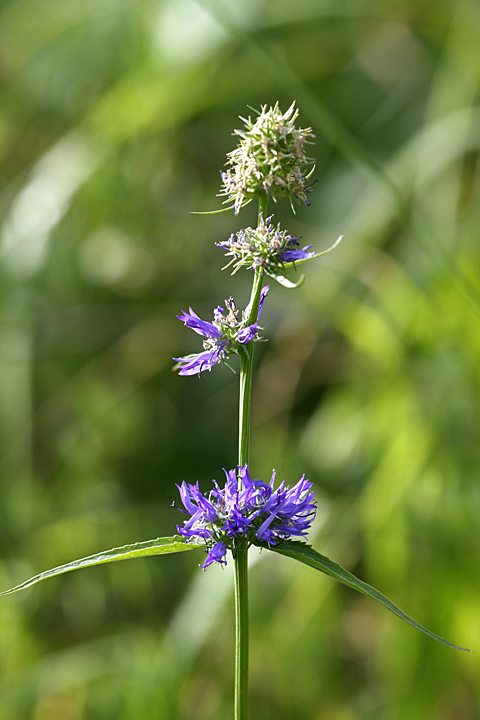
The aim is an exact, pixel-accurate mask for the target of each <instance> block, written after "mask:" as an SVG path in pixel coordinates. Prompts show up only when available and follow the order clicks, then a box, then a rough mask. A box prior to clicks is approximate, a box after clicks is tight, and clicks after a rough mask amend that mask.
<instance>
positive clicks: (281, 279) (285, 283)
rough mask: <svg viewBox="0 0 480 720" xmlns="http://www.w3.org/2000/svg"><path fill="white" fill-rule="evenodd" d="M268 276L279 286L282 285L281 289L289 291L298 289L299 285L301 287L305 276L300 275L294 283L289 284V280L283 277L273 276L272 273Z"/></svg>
mask: <svg viewBox="0 0 480 720" xmlns="http://www.w3.org/2000/svg"><path fill="white" fill-rule="evenodd" d="M268 275H269V277H272V278H273V279H274V280H276V281H277V282H278V283H280V285H283V287H285V288H288V289H289V290H293V289H294V288H298V287H300V285H303V283H304V280H305V275H300V277H299V278H298V280H297V282H296V283H293V282H291V280H289V279H288V278H286V277H284V276H283V275H273V274H272V273H268Z"/></svg>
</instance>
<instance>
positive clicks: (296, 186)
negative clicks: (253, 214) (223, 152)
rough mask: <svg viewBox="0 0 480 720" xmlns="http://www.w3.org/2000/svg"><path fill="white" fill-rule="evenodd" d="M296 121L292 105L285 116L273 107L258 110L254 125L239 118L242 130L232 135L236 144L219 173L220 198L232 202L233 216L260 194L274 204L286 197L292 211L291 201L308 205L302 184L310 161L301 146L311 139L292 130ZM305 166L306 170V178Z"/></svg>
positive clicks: (304, 132) (309, 132)
mask: <svg viewBox="0 0 480 720" xmlns="http://www.w3.org/2000/svg"><path fill="white" fill-rule="evenodd" d="M297 117H298V110H297V109H295V102H293V103H292V104H291V106H290V107H289V108H288V110H287V112H286V113H282V112H281V110H280V108H279V106H278V103H275V106H274V107H273V108H272V107H270V108H269V109H268V110H267V106H266V105H264V106H262V110H261V112H260V113H259V114H258V117H257V119H256V120H255V121H253V120H252V119H251V118H250V117H249V118H248V119H245V118H242V117H241V118H240V119H241V120H243V121H244V123H245V129H244V130H235V131H234V135H238V136H239V137H240V142H239V144H238V146H237V147H236V148H235V150H232V151H231V152H229V153H228V154H227V157H228V160H227V162H226V165H230V166H231V168H229V169H228V170H226V171H225V172H222V173H221V175H222V181H223V189H222V192H221V193H220V195H226V196H227V198H228V199H227V201H226V202H230V201H232V202H233V207H234V209H235V215H237V214H238V212H239V210H240V208H241V207H242V206H243V205H244V204H245V201H246V200H250V199H251V198H253V197H255V196H258V195H261V194H263V193H266V194H267V195H269V196H270V197H271V198H272V199H273V200H274V201H275V202H276V201H277V199H278V198H281V197H288V198H289V200H290V203H291V204H292V208H293V201H294V200H297V201H300V202H304V203H305V205H309V204H310V203H309V202H308V200H307V193H308V192H309V191H310V187H309V186H308V185H307V184H306V180H307V179H308V177H309V175H310V174H311V173H312V172H313V160H312V159H311V158H308V157H307V156H306V154H305V146H306V145H307V144H309V141H308V138H313V137H315V136H314V135H313V133H312V129H311V128H304V129H302V128H296V127H295V125H294V122H295V120H296V119H297ZM308 166H310V170H309V173H308V174H306V173H307V168H308Z"/></svg>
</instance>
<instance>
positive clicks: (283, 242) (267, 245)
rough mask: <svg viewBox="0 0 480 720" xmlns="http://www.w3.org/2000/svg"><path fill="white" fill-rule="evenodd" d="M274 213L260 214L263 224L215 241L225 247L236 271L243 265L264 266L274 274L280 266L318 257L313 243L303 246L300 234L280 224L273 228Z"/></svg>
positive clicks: (251, 267) (264, 268)
mask: <svg viewBox="0 0 480 720" xmlns="http://www.w3.org/2000/svg"><path fill="white" fill-rule="evenodd" d="M272 218H273V215H270V217H268V218H267V219H266V220H264V219H263V214H262V213H261V214H260V225H259V226H258V227H257V228H255V229H254V228H251V227H248V228H246V229H245V230H240V231H239V232H237V233H235V234H233V233H232V235H230V237H229V239H228V240H223V241H221V242H218V243H216V245H217V246H218V247H222V248H225V250H226V251H227V252H226V253H225V254H226V255H231V256H232V260H231V261H230V263H229V264H228V265H227V267H229V265H231V264H233V267H234V270H233V273H235V272H237V270H238V269H239V268H240V267H242V266H243V267H246V268H248V269H255V268H258V267H261V268H263V270H264V272H266V273H267V274H270V275H271V274H273V275H275V274H276V273H277V272H278V269H279V267H284V266H285V265H287V264H289V263H295V262H296V261H298V260H310V259H311V258H313V257H314V256H315V253H314V252H310V249H311V247H312V245H306V246H305V247H304V248H300V246H299V240H300V237H298V238H295V237H293V235H289V234H288V233H287V231H286V230H280V224H278V225H277V227H274V226H273V225H272V224H271V222H270V221H271V220H272Z"/></svg>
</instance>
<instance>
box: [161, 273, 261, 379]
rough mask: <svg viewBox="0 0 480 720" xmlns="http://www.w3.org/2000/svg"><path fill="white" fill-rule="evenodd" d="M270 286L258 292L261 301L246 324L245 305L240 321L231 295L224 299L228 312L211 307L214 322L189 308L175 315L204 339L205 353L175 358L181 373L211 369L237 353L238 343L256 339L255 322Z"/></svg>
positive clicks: (192, 373) (191, 373) (186, 373)
mask: <svg viewBox="0 0 480 720" xmlns="http://www.w3.org/2000/svg"><path fill="white" fill-rule="evenodd" d="M269 289H270V287H269V285H266V286H265V287H264V288H262V290H261V293H260V304H259V308H258V313H257V320H256V322H254V323H253V324H250V325H247V318H248V315H249V312H248V307H247V309H246V310H245V312H244V313H243V316H242V320H241V321H239V320H238V319H237V308H236V305H235V302H234V300H233V298H229V299H228V300H226V301H225V305H226V309H227V314H226V315H224V311H223V310H222V308H221V307H217V308H216V309H215V310H214V313H213V314H214V320H213V322H207V321H206V320H202V319H201V318H199V317H198V315H197V314H196V313H195V312H194V311H193V310H192V308H189V312H185V311H182V314H181V315H177V317H178V319H179V320H181V321H182V322H183V323H184V324H185V325H186V327H189V328H191V329H192V330H193V331H194V332H196V333H198V335H202V337H204V338H205V340H204V342H203V347H204V352H201V353H197V354H194V355H186V356H184V357H179V358H174V360H176V361H177V363H178V365H177V367H178V368H179V374H180V375H197V374H198V375H200V373H201V372H203V371H204V370H211V369H212V367H213V366H214V365H217V364H218V363H221V362H224V361H225V360H226V359H227V358H228V356H229V355H232V354H233V353H238V351H239V346H240V345H243V346H245V345H247V344H248V343H249V342H251V341H252V340H259V339H260V338H259V332H260V330H261V327H260V325H259V323H258V321H259V319H260V314H261V312H262V308H263V302H264V300H265V296H266V295H267V293H268V291H269Z"/></svg>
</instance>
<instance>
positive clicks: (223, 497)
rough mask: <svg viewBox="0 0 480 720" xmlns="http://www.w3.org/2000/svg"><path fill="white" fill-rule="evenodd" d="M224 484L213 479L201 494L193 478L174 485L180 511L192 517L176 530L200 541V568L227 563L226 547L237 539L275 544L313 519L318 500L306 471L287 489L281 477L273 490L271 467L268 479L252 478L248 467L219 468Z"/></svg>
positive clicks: (233, 546) (305, 527)
mask: <svg viewBox="0 0 480 720" xmlns="http://www.w3.org/2000/svg"><path fill="white" fill-rule="evenodd" d="M224 472H225V475H226V482H225V486H224V487H223V488H221V487H220V486H219V485H218V483H217V482H216V481H215V480H214V481H213V485H214V488H213V490H211V491H210V492H209V493H206V494H205V495H203V494H202V493H201V492H200V489H199V487H198V483H197V484H196V485H190V484H187V483H186V482H183V483H182V484H181V485H177V487H178V489H179V491H180V498H181V500H182V503H183V505H184V507H185V510H182V509H181V508H178V509H179V510H181V512H184V513H186V514H189V515H190V516H191V517H190V518H189V519H188V520H186V521H185V523H184V525H183V527H182V526H180V525H178V526H177V530H178V532H179V533H180V534H181V535H184V536H185V537H187V538H191V539H193V540H200V539H201V540H204V541H205V543H206V545H207V547H208V550H209V552H208V556H207V559H206V561H205V563H204V564H203V565H201V567H202V568H203V569H204V570H205V569H206V568H207V567H208V566H209V565H211V564H212V563H213V562H217V563H219V564H224V565H226V564H227V561H226V560H225V556H226V554H227V549H230V550H232V551H233V552H235V549H236V542H237V539H238V538H246V539H247V540H248V541H249V543H250V544H251V543H255V544H258V545H261V544H262V543H266V544H268V545H276V544H277V543H278V542H279V541H281V540H282V539H284V538H290V537H302V536H305V535H306V534H307V530H308V529H309V527H310V525H311V524H312V522H313V519H314V517H315V513H316V511H317V505H316V502H315V500H314V493H313V491H312V489H311V488H312V483H311V482H310V481H309V480H305V475H304V476H303V477H302V478H301V479H300V480H299V481H298V482H297V484H296V485H294V486H293V487H292V488H290V487H289V486H288V485H287V486H286V485H285V483H284V482H282V483H281V484H280V485H279V487H278V488H277V489H276V490H275V488H274V483H275V471H273V474H272V478H271V480H270V483H269V484H267V483H265V482H263V481H262V480H252V479H251V477H250V474H249V472H248V466H247V465H245V467H241V466H239V468H238V474H237V471H236V470H230V471H228V472H227V471H226V470H225V471H224Z"/></svg>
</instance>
